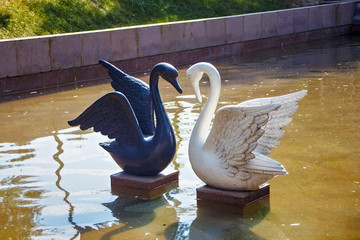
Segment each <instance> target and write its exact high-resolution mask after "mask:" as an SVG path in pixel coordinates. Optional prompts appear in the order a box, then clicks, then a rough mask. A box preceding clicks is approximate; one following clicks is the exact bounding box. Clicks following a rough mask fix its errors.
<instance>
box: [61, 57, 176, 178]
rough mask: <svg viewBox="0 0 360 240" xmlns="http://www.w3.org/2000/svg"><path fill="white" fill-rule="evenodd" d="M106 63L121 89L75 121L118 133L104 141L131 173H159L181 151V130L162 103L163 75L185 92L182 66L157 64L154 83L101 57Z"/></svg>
mask: <svg viewBox="0 0 360 240" xmlns="http://www.w3.org/2000/svg"><path fill="white" fill-rule="evenodd" d="M100 64H102V65H103V66H105V67H106V68H107V69H108V73H109V75H110V76H111V78H112V82H111V85H112V86H113V88H114V89H115V90H116V91H114V92H110V93H108V94H106V95H104V96H103V97H101V98H99V99H98V100H97V101H95V102H94V103H93V104H92V105H90V106H89V107H88V108H87V109H86V110H85V111H84V112H83V113H81V114H80V115H79V116H78V117H77V118H75V119H74V120H72V121H69V122H68V123H69V125H70V126H77V125H80V129H81V130H86V129H89V128H92V127H93V128H94V131H95V132H100V133H101V134H103V135H106V136H108V137H109V138H110V139H113V138H115V140H113V141H111V142H106V143H100V146H101V147H103V148H104V149H105V150H106V151H108V152H109V153H110V155H111V156H112V158H113V159H114V160H115V162H116V163H117V164H118V165H119V166H120V167H121V168H122V169H123V170H124V171H125V172H127V173H130V174H134V175H142V176H151V175H156V174H158V173H159V172H161V171H162V170H163V169H165V168H166V167H167V166H168V164H169V163H170V162H171V161H172V159H173V157H174V155H175V151H176V140H175V134H174V131H173V128H172V126H171V123H170V120H169V118H168V116H167V114H166V111H165V108H164V106H163V104H162V100H161V97H160V93H159V88H158V80H159V77H160V76H161V77H162V78H163V79H164V80H166V81H168V82H169V83H170V84H172V85H173V86H174V87H175V89H176V90H177V91H178V92H179V93H182V89H181V87H180V85H179V84H178V82H177V79H176V78H177V76H178V72H177V70H176V69H175V68H174V67H173V66H172V65H170V64H168V63H159V64H157V65H155V66H154V68H153V69H152V71H151V74H150V87H149V86H148V85H147V84H146V83H144V82H142V81H141V80H139V79H137V78H135V77H132V76H130V75H128V74H126V73H124V72H122V71H121V70H119V69H117V68H116V67H115V66H113V65H112V64H110V63H108V62H106V61H103V60H100ZM154 112H155V116H156V126H155V121H154Z"/></svg>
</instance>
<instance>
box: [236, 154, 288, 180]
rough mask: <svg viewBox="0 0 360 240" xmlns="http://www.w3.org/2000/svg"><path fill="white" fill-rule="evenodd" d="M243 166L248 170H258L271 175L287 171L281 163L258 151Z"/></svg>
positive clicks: (282, 173)
mask: <svg viewBox="0 0 360 240" xmlns="http://www.w3.org/2000/svg"><path fill="white" fill-rule="evenodd" d="M243 167H244V168H245V169H246V170H247V171H250V172H258V173H265V174H271V175H285V174H288V172H287V171H286V169H285V168H284V166H283V165H282V164H281V163H279V162H278V161H276V160H274V159H272V158H270V157H268V156H265V155H262V154H258V153H255V158H253V159H251V160H249V161H248V162H247V164H246V165H244V166H243Z"/></svg>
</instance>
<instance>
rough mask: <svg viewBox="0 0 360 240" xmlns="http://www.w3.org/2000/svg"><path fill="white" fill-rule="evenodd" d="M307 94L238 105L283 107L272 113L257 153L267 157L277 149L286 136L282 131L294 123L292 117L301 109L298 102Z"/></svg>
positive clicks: (303, 92) (302, 92) (302, 93)
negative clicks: (274, 105) (278, 105)
mask: <svg viewBox="0 0 360 240" xmlns="http://www.w3.org/2000/svg"><path fill="white" fill-rule="evenodd" d="M306 94H307V90H302V91H299V92H295V93H290V94H286V95H282V96H278V97H269V98H257V99H253V100H249V101H245V102H242V103H240V104H238V106H239V107H252V106H264V105H268V104H281V107H280V108H278V109H277V110H276V111H273V112H271V113H270V118H269V121H268V122H267V124H266V125H264V126H263V127H262V129H264V130H265V133H264V134H263V135H262V137H261V138H260V139H259V140H258V145H257V147H256V149H255V151H256V152H259V153H262V154H264V155H267V154H269V153H270V152H271V149H273V148H275V147H277V146H278V145H279V144H280V142H279V139H280V138H281V137H282V136H284V134H285V131H284V130H283V129H282V128H284V127H286V126H287V125H289V124H290V123H291V121H292V118H291V117H290V116H291V115H292V114H293V113H295V112H296V110H297V109H298V107H299V104H298V101H299V100H300V99H302V98H303V97H304V96H305V95H306Z"/></svg>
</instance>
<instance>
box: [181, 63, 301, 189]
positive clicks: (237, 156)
mask: <svg viewBox="0 0 360 240" xmlns="http://www.w3.org/2000/svg"><path fill="white" fill-rule="evenodd" d="M204 73H205V74H207V75H208V76H209V79H210V93H209V98H208V100H207V101H206V103H205V105H204V108H203V109H202V111H201V113H200V116H199V118H198V120H197V122H196V124H195V126H194V129H193V131H192V134H191V137H190V142H189V159H190V163H191V166H192V168H193V170H194V172H195V173H196V175H197V176H198V177H199V178H200V179H201V180H202V181H203V182H205V183H206V184H208V185H210V186H213V187H217V188H221V189H227V190H255V189H258V188H259V187H260V186H261V185H262V184H264V183H266V182H267V181H269V180H270V179H272V178H273V177H275V176H276V175H284V174H287V171H286V170H285V168H284V167H283V166H282V165H281V164H280V163H279V162H277V161H276V160H274V159H272V158H270V157H268V156H266V155H267V154H268V153H270V151H271V149H272V148H274V147H276V146H278V145H279V140H278V139H279V138H281V137H282V136H283V135H284V130H282V128H283V127H285V126H287V125H288V124H290V123H291V121H292V119H291V117H290V115H291V114H293V113H294V112H296V110H297V108H298V100H300V99H301V98H303V97H304V96H305V95H306V93H307V91H306V90H303V91H299V92H295V93H291V94H287V95H283V96H279V97H269V98H259V99H253V100H249V101H245V102H242V103H240V104H238V105H227V106H224V107H222V108H220V109H218V110H217V111H216V114H215V117H214V121H213V125H212V127H211V130H209V129H210V125H211V121H212V118H213V115H214V112H215V110H216V106H217V103H218V99H219V96H220V89H221V79H220V74H219V72H218V71H217V69H216V68H215V67H214V66H213V65H211V64H210V63H197V64H195V65H193V66H191V67H190V68H189V69H188V70H187V72H186V74H187V76H188V77H189V79H190V81H191V84H192V87H193V89H194V92H195V96H196V98H197V100H198V101H199V102H201V94H200V89H199V81H200V79H201V78H202V76H203V74H204Z"/></svg>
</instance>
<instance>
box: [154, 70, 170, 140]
mask: <svg viewBox="0 0 360 240" xmlns="http://www.w3.org/2000/svg"><path fill="white" fill-rule="evenodd" d="M158 83H159V73H158V72H154V73H151V75H150V94H151V100H152V102H153V106H154V109H155V116H156V130H155V134H156V133H157V132H159V131H164V130H166V129H167V128H168V124H170V121H169V118H168V116H167V114H166V111H165V108H164V105H163V103H162V100H161V96H160V92H159V86H158Z"/></svg>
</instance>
